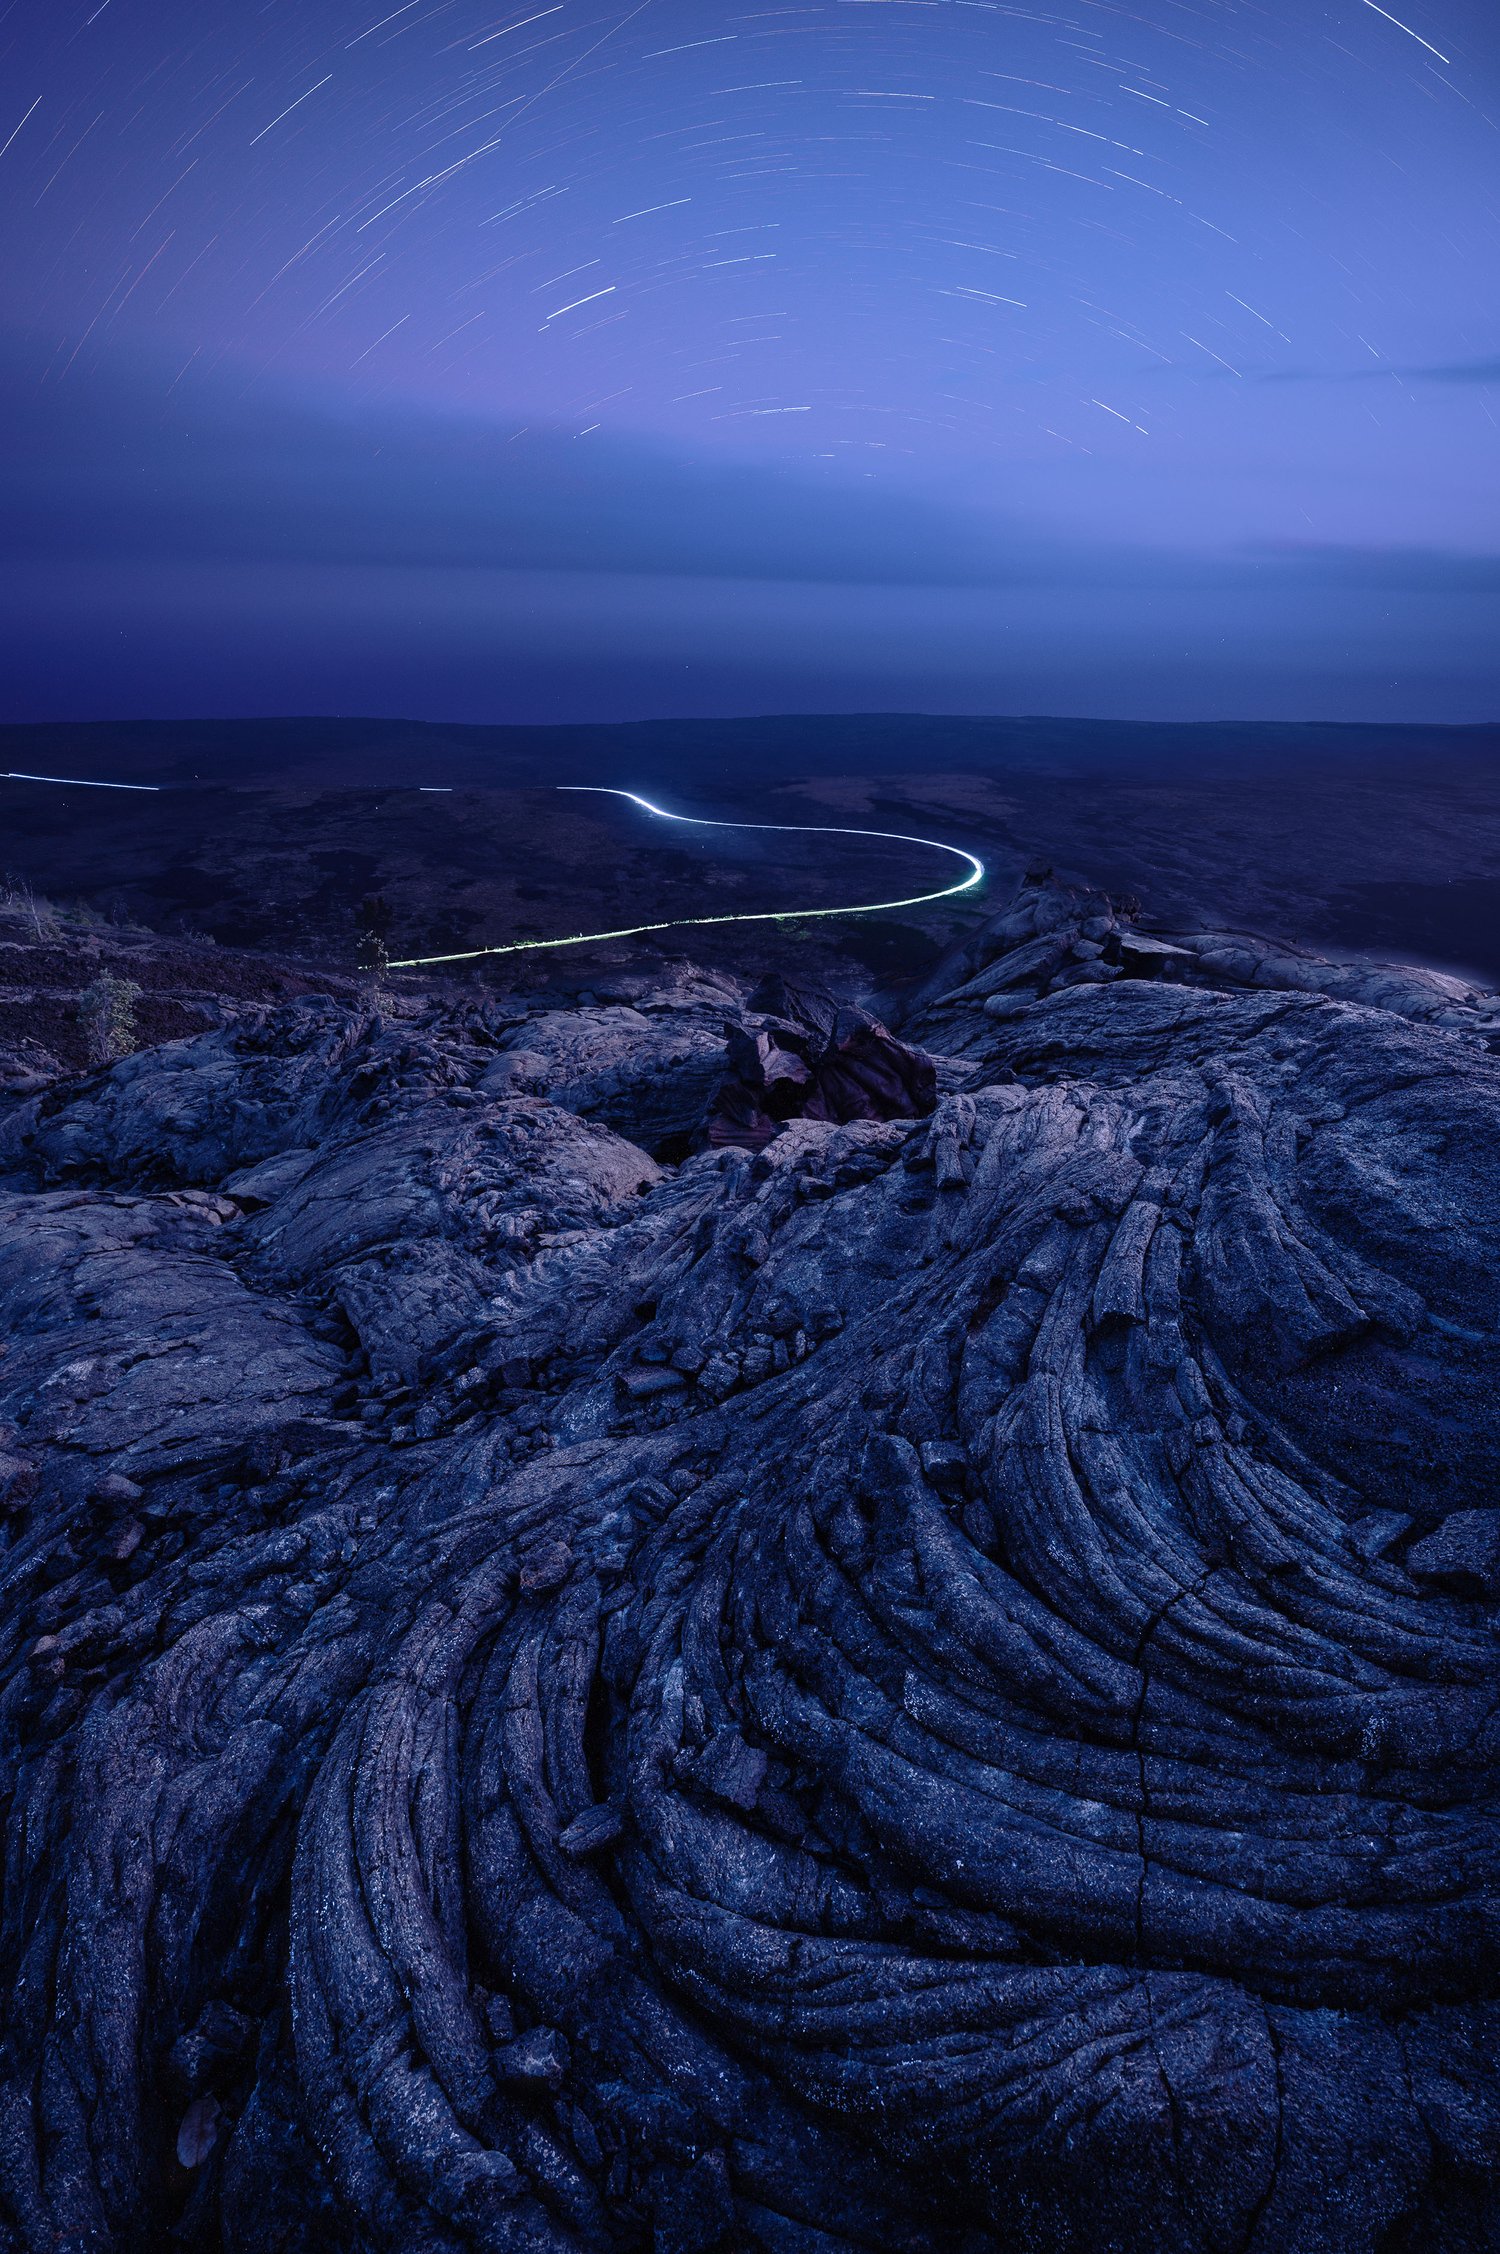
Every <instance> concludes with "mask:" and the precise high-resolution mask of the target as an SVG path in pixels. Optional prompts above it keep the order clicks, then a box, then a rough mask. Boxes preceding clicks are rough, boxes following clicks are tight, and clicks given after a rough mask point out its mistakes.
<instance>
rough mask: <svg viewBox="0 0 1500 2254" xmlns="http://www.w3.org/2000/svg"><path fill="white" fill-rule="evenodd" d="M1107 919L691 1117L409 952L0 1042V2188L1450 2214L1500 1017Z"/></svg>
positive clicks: (1486, 1974)
mask: <svg viewBox="0 0 1500 2254" xmlns="http://www.w3.org/2000/svg"><path fill="white" fill-rule="evenodd" d="M1001 923H1002V924H1005V919H1001ZM1091 923H1092V924H1093V926H1094V927H1095V928H1094V929H1093V930H1090V929H1089V925H1090V924H1091ZM1119 930H1120V924H1119V919H1118V918H1116V917H1115V916H1114V915H1113V913H1112V912H1111V911H1109V910H1108V908H1107V906H1106V905H1104V904H1101V903H1100V902H1099V901H1097V900H1092V901H1090V900H1088V899H1080V898H1077V897H1075V896H1071V895H1061V894H1057V893H1055V892H1053V891H1048V890H1045V889H1044V888H1040V887H1032V888H1031V892H1030V895H1029V897H1028V899H1027V900H1025V901H1023V903H1022V905H1021V907H1020V908H1019V909H1018V910H1017V911H1015V912H1014V913H1013V916H1012V918H1011V920H1010V923H1009V925H1008V926H1007V927H1006V928H1000V927H999V926H997V927H995V928H994V929H993V930H992V933H991V935H990V939H989V942H988V948H989V951H988V954H986V953H985V950H984V948H983V947H981V948H979V949H978V950H977V951H976V950H975V949H973V948H971V949H970V950H969V951H968V956H967V959H966V960H965V962H963V963H961V964H960V965H959V966H958V967H957V969H956V970H955V971H953V972H952V973H950V977H949V985H948V987H947V988H946V989H945V990H944V989H941V987H940V989H939V990H938V991H937V992H936V993H934V994H929V995H928V996H927V997H926V998H925V999H924V1002H923V1012H924V1013H925V1014H924V1015H923V1016H921V1017H919V1018H918V1020H917V1025H918V1030H919V1031H921V1032H922V1033H923V1034H924V1037H926V1038H929V1039H930V1041H931V1044H932V1045H933V1046H935V1047H938V1048H942V1049H944V1050H946V1051H947V1052H949V1054H950V1055H951V1054H953V1053H957V1054H959V1055H961V1056H963V1057H966V1058H967V1059H968V1060H969V1063H970V1080H969V1085H968V1086H967V1087H966V1088H964V1089H962V1090H960V1091H958V1092H956V1093H950V1094H948V1095H946V1096H944V1097H943V1098H942V1100H941V1101H940V1102H939V1104H938V1106H937V1109H936V1110H935V1111H934V1112H933V1114H932V1116H931V1117H930V1118H927V1119H922V1120H911V1119H895V1120H889V1121H880V1120H862V1121H855V1122H852V1123H850V1124H847V1125H838V1124H834V1123H832V1122H827V1121H814V1120H799V1121H795V1122H794V1123H793V1124H792V1125H790V1126H789V1127H787V1128H786V1130H785V1131H784V1132H783V1133H781V1134H780V1135H778V1136H777V1137H776V1138H775V1139H774V1140H773V1141H772V1142H771V1143H770V1144H769V1145H768V1146H767V1148H766V1149H765V1150H764V1152H762V1153H761V1154H760V1155H759V1156H754V1157H752V1156H751V1155H750V1154H748V1153H746V1152H744V1151H739V1150H711V1151H705V1152H703V1153H700V1154H699V1155H698V1156H696V1157H693V1158H690V1159H688V1160H686V1161H685V1162H684V1163H683V1164H681V1165H680V1166H678V1167H676V1168H669V1169H665V1170H663V1169H662V1168H660V1167H658V1166H657V1165H655V1164H654V1163H653V1162H652V1161H651V1160H650V1159H649V1158H648V1157H646V1156H645V1154H644V1153H643V1152H641V1151H640V1150H639V1149H637V1148H636V1147H635V1146H633V1145H632V1144H630V1143H628V1142H626V1141H624V1140H623V1139H622V1138H621V1137H620V1136H619V1135H617V1134H615V1133H613V1132H612V1131H611V1130H609V1129H608V1128H606V1127H605V1126H603V1125H601V1124H598V1123H592V1124H591V1123H588V1122H584V1121H582V1120H579V1119H578V1118H576V1117H575V1116H574V1115H572V1114H571V1113H569V1112H568V1111H567V1110H566V1109H565V1108H563V1107H562V1106H561V1105H559V1104H558V1103H556V1102H553V1103H551V1104H548V1103H546V1102H544V1101H543V1100H542V1099H540V1098H539V1097H538V1096H536V1095H535V1094H507V1093H504V1092H501V1093H499V1094H492V1093H491V1092H487V1091H486V1089H485V1088H484V1087H483V1086H482V1083H483V1080H484V1075H485V1073H486V1071H487V1070H489V1068H490V1065H491V1063H492V1060H493V1046H491V1048H490V1049H489V1050H486V1049H485V1047H484V1045H483V1042H482V1041H481V1039H480V1032H481V1030H482V1029H480V1028H477V1027H472V1026H466V1025H465V1023H464V1022H462V1015H461V1013H458V1014H454V1013H449V1014H448V1015H447V1016H445V1017H442V1018H441V1019H439V1018H436V1017H433V1016H431V1014H429V1015H428V1016H427V1017H424V1016H423V1014H422V1012H421V1011H415V1012H413V1013H410V1014H409V1016H408V1018H407V1020H406V1021H405V1022H403V1023H402V1024H400V1025H398V1026H392V1025H389V1024H382V1023H381V1022H380V1021H375V1022H373V1023H369V1022H363V1021H360V1020H358V1019H357V1018H355V1017H351V1016H350V1014H349V1013H347V1012H334V1011H330V1010H326V1009H325V1010H324V1011H323V1012H322V1014H318V1013H317V1012H314V1013H313V1014H312V1016H311V1017H310V1016H309V1014H308V1012H307V1010H306V1009H300V1010H299V1009H293V1010H290V1011H287V1012H283V1013H281V1014H280V1015H279V1016H272V1017H271V1018H269V1019H267V1020H266V1021H264V1022H263V1023H260V1024H258V1025H257V1026H255V1027H254V1028H252V1029H249V1030H246V1031H241V1032H239V1033H236V1032H235V1031H234V1030H233V1029H232V1028H231V1029H228V1030H225V1031H223V1032H220V1033H216V1034H213V1035H209V1036H205V1037H204V1038H203V1040H201V1041H199V1042H195V1043H187V1044H178V1045H176V1046H175V1047H173V1048H170V1049H164V1050H161V1051H159V1052H150V1053H147V1054H144V1055H142V1056H140V1057H138V1058H134V1059H131V1060H128V1062H127V1064H126V1065H122V1066H119V1067H116V1068H114V1070H113V1072H112V1073H109V1074H105V1075H95V1076H94V1077H93V1078H91V1079H87V1080H81V1081H76V1082H70V1083H64V1084H60V1085H59V1086H57V1087H55V1088H54V1089H52V1090H51V1091H50V1092H49V1093H48V1094H47V1095H46V1096H44V1097H42V1098H40V1099H35V1098H34V1099H32V1100H31V1101H30V1102H29V1103H28V1104H27V1105H25V1106H23V1107H18V1108H16V1109H15V1110H14V1112H13V1114H12V1116H11V1118H10V1121H9V1124H8V1127H7V1129H6V1138H7V1139H6V1148H7V1150H8V1152H9V1163H10V1165H11V1167H12V1172H11V1174H10V1176H9V1177H8V1185H7V1190H6V1194H5V1199H4V1203H3V1205H0V1293H3V1304H4V1309H5V1313H6V1318H7V1322H8V1329H9V1335H10V1338H11V1340H12V1345H11V1349H10V1352H9V1354H8V1355H7V1356H6V1357H5V1359H4V1360H3V1361H0V1415H3V1416H4V1417H5V1418H7V1419H8V1420H9V1423H8V1426H7V1427H6V1428H5V1429H4V1430H3V1431H0V1483H3V1491H4V1493H5V1496H6V1498H7V1508H8V1510H9V1511H10V1513H11V1515H10V1517H9V1519H8V1520H7V1521H6V1523H7V1525H8V1527H9V1528H10V1542H9V1547H8V1549H7V1550H6V1552H5V1554H4V1566H5V1571H6V1576H7V1578H6V1597H5V1609H4V1620H5V1641H4V1646H3V1666H4V1686H5V1687H4V1692H3V1701H0V1729H3V1733H4V1734H3V1777H4V1784H5V1789H6V1794H7V1808H8V1815H7V1829H6V1834H5V1855H6V1862H5V1871H4V1887H5V1891H4V1908H3V1915H4V1923H3V1927H0V1946H3V1951H4V1975H5V1978H6V1981H7V1984H8V1988H9V1992H10V1994H11V1998H12V2001H11V2006H10V2009H9V2012H8V2015H7V2021H6V2028H5V2035H4V2044H3V2049H0V2212H3V2215H4V2218H5V2227H6V2230H7V2231H8V2234H9V2240H8V2242H9V2243H11V2244H14V2245H15V2246H17V2247H19V2248H24V2249H26V2250H28V2254H31V2250H33V2249H34V2250H38V2254H40V2250H41V2249H43V2248H48V2249H52V2248H60V2247H66V2248H68V2249H70V2250H71V2249H75V2248H76V2249H82V2250H87V2254H106V2250H113V2249H116V2248H120V2249H132V2250H134V2249H141V2250H144V2249H148V2248H150V2249H156V2248H160V2247H165V2246H168V2245H174V2246H185V2247H190V2248H200V2249H214V2248H223V2249H226V2250H230V2254H250V2250H252V2249H253V2250H254V2254H271V2250H277V2254H281V2250H285V2254H294V2250H295V2254H312V2250H313V2249H315V2248H316V2249H319V2250H324V2249H329V2248H333V2249H340V2248H342V2249H348V2250H351V2254H352V2250H354V2249H360V2250H364V2249H371V2250H376V2249H378V2250H380V2254H387V2250H389V2254H459V2250H468V2249H474V2250H478V2249H516V2250H522V2249H524V2250H527V2254H530V2250H533V2249H535V2250H538V2254H564V2250H568V2254H612V2250H616V2249H618V2250H621V2254H624V2250H628V2249H648V2248H657V2249H661V2250H663V2254H710V2250H713V2249H720V2250H730V2249H734V2250H738V2249H742V2248H763V2249H767V2250H774V2254H792V2250H796V2254H815V2250H816V2254H839V2250H854V2249H860V2250H861V2254H863V2250H867V2249H869V2250H881V2254H887V2250H889V2254H897V2250H900V2254H981V2250H997V2254H998V2250H1000V2249H1011V2248H1015V2249H1024V2250H1025V2254H1157V2250H1165V2249H1171V2250H1172V2254H1229V2250H1234V2254H1470V2250H1478V2249H1480V2248H1493V2247H1494V2246H1495V2245H1496V2243H1497V2238H1500V2190H1497V2172H1496V2171H1497V2162H1500V2066H1497V2041H1500V2008H1497V2003H1496V2000H1495V1999H1496V1993H1497V1978H1496V1975H1497V1957H1496V1943H1497V1894H1496V1882H1497V1863H1500V1834H1497V1830H1496V1823H1495V1779H1496V1753H1497V1742H1500V1699H1497V1642H1496V1611H1495V1601H1496V1591H1497V1585H1500V1584H1497V1578H1496V1559H1497V1555H1500V1546H1497V1541H1496V1533H1497V1529H1500V1486H1497V1483H1496V1469H1497V1446H1496V1443H1497V1431H1496V1414H1497V1412H1496V1407H1495V1403H1496V1377H1497V1365H1500V1192H1497V1187H1496V1185H1497V1183H1500V1062H1497V1060H1496V1059H1495V1058H1494V1057H1492V1056H1491V1055H1490V1053H1489V1050H1488V1046H1487V1043H1488V1038H1489V1036H1488V1034H1487V1033H1486V1031H1485V1025H1486V1022H1487V1021H1486V1018H1485V1016H1484V1013H1483V1011H1482V1010H1481V1009H1480V1008H1479V1007H1478V1006H1477V1005H1476V1004H1475V1002H1474V998H1473V997H1469V998H1468V999H1465V998H1464V997H1463V996H1462V995H1461V994H1460V995H1455V994H1453V993H1450V992H1448V991H1447V990H1446V989H1444V990H1439V989H1437V988H1427V987H1423V986H1422V984H1421V980H1420V977H1417V978H1416V982H1415V984H1413V982H1412V980H1411V979H1410V978H1409V979H1408V980H1407V982H1406V984H1404V985H1403V984H1402V983H1401V981H1400V980H1399V979H1397V980H1396V981H1395V983H1394V984H1393V983H1392V982H1391V981H1390V980H1389V979H1387V980H1386V982H1385V984H1384V985H1383V986H1382V985H1381V984H1380V983H1379V981H1378V980H1377V981H1376V982H1375V986H1374V988H1373V989H1372V995H1371V997H1368V998H1366V999H1361V998H1359V995H1358V994H1354V995H1353V996H1350V995H1348V994H1347V992H1345V993H1344V994H1342V995H1341V996H1335V995H1333V994H1331V993H1330V992H1329V991H1326V990H1324V989H1322V988H1320V987H1319V986H1318V985H1317V983H1316V980H1315V979H1314V978H1313V977H1312V975H1311V974H1310V973H1309V972H1308V971H1307V969H1306V964H1307V962H1308V960H1309V959H1308V958H1301V957H1299V958H1296V961H1295V963H1294V965H1293V971H1294V974H1295V975H1289V977H1288V978H1287V980H1286V981H1285V982H1284V983H1282V984H1280V985H1278V984H1276V983H1275V981H1274V976H1273V975H1272V974H1270V973H1268V972H1267V971H1266V969H1265V965H1266V963H1267V962H1271V961H1274V960H1275V958H1273V957H1272V956H1270V955H1269V954H1268V953H1267V951H1266V950H1265V949H1264V947H1263V946H1261V948H1260V951H1259V952H1258V953H1257V952H1256V951H1255V949H1254V948H1249V947H1248V945H1247V946H1240V945H1239V944H1238V943H1236V944H1235V947H1233V948H1231V946H1230V943H1229V942H1228V941H1226V940H1225V938H1224V935H1211V944H1210V943H1208V942H1205V943H1203V944H1195V943H1194V942H1193V940H1192V938H1191V936H1189V937H1186V938H1184V937H1182V936H1181V935H1176V936H1173V937H1172V938H1171V939H1170V940H1169V941H1168V942H1167V943H1166V945H1165V948H1164V949H1163V950H1159V951H1157V952H1155V953H1153V950H1152V949H1151V948H1150V947H1149V946H1145V945H1142V946H1140V947H1138V948H1135V949H1133V950H1132V949H1131V948H1130V947H1129V946H1127V945H1125V944H1123V943H1116V944H1113V945H1112V944H1111V942H1112V938H1113V939H1115V940H1116V941H1118V933H1119ZM1236 950H1237V951H1236ZM1231 955H1233V957H1234V960H1233V961H1232V962H1231V961H1229V957H1230V956H1231ZM1018 956H1024V957H1025V961H1024V962H1023V963H1022V964H1021V965H1020V967H1019V968H1018V967H1017V958H1018ZM1282 959H1285V960H1290V959H1291V958H1282ZM1246 961H1249V962H1250V964H1251V972H1250V974H1249V975H1246V974H1245V972H1244V970H1243V964H1244V962H1246ZM1226 964H1227V966H1228V967H1226ZM1325 967H1327V966H1325ZM1086 970H1087V971H1088V973H1089V975H1086V976H1085V975H1081V974H1082V973H1083V972H1085V971H1086ZM997 995H1002V996H1004V997H1005V1001H1006V1006H1005V1007H1004V1008H1003V1009H1000V1010H992V1009H990V1008H988V1006H987V1005H988V1003H989V1002H990V1001H992V1000H993V999H994V997H995V996H997ZM1424 997H1425V999H1424ZM612 1038H613V1035H612ZM652 1038H653V1039H658V1040H659V1039H660V1032H659V1029H658V1032H657V1033H656V1034H653V1036H652ZM522 1045H523V1046H524V1042H523V1043H522ZM491 1088H492V1089H493V1083H491ZM195 1090H199V1091H211V1098H212V1100H211V1102H206V1103H203V1104H199V1103H197V1102H196V1101H195V1098H194V1091H195ZM153 1121H155V1122H157V1127H156V1129H155V1131H153V1128H152V1122H153Z"/></svg>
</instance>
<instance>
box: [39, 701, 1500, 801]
mask: <svg viewBox="0 0 1500 2254" xmlns="http://www.w3.org/2000/svg"><path fill="white" fill-rule="evenodd" d="M1497 755H1500V722H1496V723H1491V724H1487V725H1483V726H1462V727H1447V726H1438V725H1426V724H1424V725H1410V724H1408V725H1399V726H1397V725H1392V726H1375V725H1371V724H1369V723H1367V722H1351V723H1348V724H1344V725H1340V724H1336V723H1331V722H1310V721H1309V722H1301V721H1298V722H1279V721H1254V722H1247V721H1236V720H1224V721H1217V720H1212V721H1134V720H1132V721H1126V720H1086V719H1066V718H1063V719H1051V718H1045V717H1025V718H1017V719H1005V718H994V719H989V718H975V717H969V716H962V715H947V714H927V713H899V712H898V713H879V712H877V713H849V714H843V713H840V714H824V713H814V714H796V713H786V714H769V715H767V716H766V717H765V718H764V719H750V720H744V719H733V720H725V719H713V718H704V719H701V720H636V721H619V722H614V723H609V724H601V723H595V722H588V723H584V724H581V725H574V726H558V727H473V726H463V725H459V724H456V723H450V722H447V721H426V720H405V719H381V718H361V717H353V718H348V719H345V718H341V717H339V718H334V717H326V716H319V717H308V718H298V717H291V718H284V719H251V720H213V719H208V720H118V721H66V720H64V721H48V722H41V723H35V724H24V723H23V724H12V725H10V726H5V727H0V769H9V768H24V769H31V770H33V771H40V772H45V773H68V774H77V775H80V776H85V777H92V776H98V777H113V778H118V779H120V780H122V781H134V782H155V783H177V784H191V783H194V782H203V783H213V784H217V785H219V786H221V787H223V786H229V787H231V788H232V787H236V786H240V787H248V788H264V787H266V786H267V785H276V784H291V785H297V784H303V785H312V786H318V785H345V786H353V787H361V786H363V787H379V786H382V785H390V784H411V783H422V782H446V783H456V784H468V785H471V786H474V785H491V786H493V787H497V788H511V789H515V788H524V787H526V786H528V785H531V784H535V783H538V782H617V781H620V780H622V779H624V780H635V781H645V780H647V779H650V780H652V781H655V782H657V783H667V782H670V783H674V784H676V785H678V786H680V787H686V786H688V785H695V786H698V787H700V788H706V789H709V790H713V789H715V788H716V787H727V788H730V789H734V790H741V791H742V790H744V789H745V788H746V787H747V786H748V787H750V788H755V787H758V785H759V784H761V783H763V782H768V781H776V780H779V779H782V778H784V777H786V776H788V775H810V774H825V775H826V774H845V773H866V774H867V773H871V772H891V771H902V770H905V771H910V770H912V769H914V768H921V767H932V768H945V769H948V770H953V769H959V770H963V769H972V770H974V771H976V772H980V773H986V774H994V773H996V772H1002V773H1003V772H1006V771H1009V772H1013V773H1016V774H1033V775H1034V774H1037V773H1053V774H1057V775H1059V776H1064V775H1066V776H1070V777H1077V776H1081V775H1087V774H1090V773H1100V774H1107V775H1109V776H1111V777H1112V778H1113V779H1115V780H1119V779H1120V778H1121V775H1122V771H1125V772H1129V773H1130V774H1131V775H1133V776H1134V777H1136V778H1137V779H1145V778H1147V777H1149V776H1150V775H1152V774H1159V775H1161V776H1163V777H1164V778H1165V777H1171V776H1179V775H1182V774H1183V773H1184V772H1185V771H1190V772H1191V773H1192V774H1194V775H1196V776H1202V775H1203V774H1205V773H1217V774H1223V775H1225V776H1230V775H1237V776H1242V777H1243V776H1248V775H1253V774H1256V773H1259V772H1263V771H1264V770H1265V769H1266V768H1267V767H1287V766H1291V767H1301V766H1304V765H1308V764H1322V763H1325V762H1327V761H1329V760H1334V761H1340V762H1341V761H1346V760H1347V761H1349V762H1353V763H1358V764H1360V765H1363V766H1365V767H1367V768H1368V767H1369V766H1372V765H1379V766H1381V767H1384V768H1389V767H1398V768H1399V767H1407V766H1413V765H1417V766H1425V765H1427V764H1428V763H1429V762H1432V761H1439V762H1442V763H1446V762H1449V761H1454V760H1457V761H1460V762H1463V763H1468V762H1471V761H1474V760H1479V761H1484V762H1488V761H1489V760H1492V759H1494V758H1495V757H1496V756H1497Z"/></svg>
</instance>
